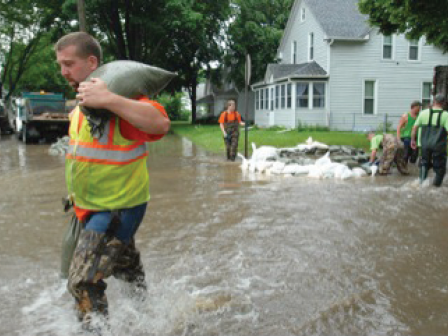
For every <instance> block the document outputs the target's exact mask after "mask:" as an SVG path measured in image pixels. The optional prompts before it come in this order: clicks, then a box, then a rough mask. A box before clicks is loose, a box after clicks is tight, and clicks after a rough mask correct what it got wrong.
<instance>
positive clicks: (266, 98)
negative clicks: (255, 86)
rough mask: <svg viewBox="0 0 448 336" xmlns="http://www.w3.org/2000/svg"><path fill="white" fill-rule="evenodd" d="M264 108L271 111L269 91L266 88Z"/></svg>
mask: <svg viewBox="0 0 448 336" xmlns="http://www.w3.org/2000/svg"><path fill="white" fill-rule="evenodd" d="M264 108H265V109H266V110H269V89H268V88H266V89H265V92H264Z"/></svg>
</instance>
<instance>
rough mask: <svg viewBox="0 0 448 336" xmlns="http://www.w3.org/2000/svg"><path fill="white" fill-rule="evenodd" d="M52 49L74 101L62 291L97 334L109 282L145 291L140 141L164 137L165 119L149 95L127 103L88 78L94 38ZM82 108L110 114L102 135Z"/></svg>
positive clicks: (76, 38)
mask: <svg viewBox="0 0 448 336" xmlns="http://www.w3.org/2000/svg"><path fill="white" fill-rule="evenodd" d="M55 52H56V59H57V62H58V64H59V66H60V68H61V74H62V76H63V77H64V78H65V79H66V80H67V81H68V82H69V84H70V85H71V86H72V87H73V88H74V89H75V90H76V92H77V95H76V98H77V100H78V102H79V106H77V107H76V108H75V109H74V110H73V112H72V116H71V120H70V129H69V135H70V143H69V148H68V152H67V154H66V184H67V189H68V193H69V196H68V202H69V203H70V205H71V206H73V208H74V210H75V214H76V217H77V219H78V220H79V222H81V223H82V227H83V229H82V231H81V233H80V235H79V241H78V244H77V246H76V248H75V251H74V254H73V258H72V260H71V263H70V269H69V271H68V283H67V288H68V290H69V292H70V294H72V296H73V297H74V299H75V308H76V311H77V313H78V317H79V319H80V321H81V322H82V325H83V328H85V329H86V330H89V331H91V330H93V331H95V329H96V328H95V327H93V329H92V325H91V321H92V320H93V319H92V317H93V315H98V316H99V317H101V318H105V317H107V313H108V303H107V297H106V292H105V291H106V287H107V286H106V283H105V280H106V279H107V278H108V277H110V276H114V277H116V278H119V279H123V280H125V281H127V282H128V283H130V284H131V287H132V288H134V289H135V291H136V292H137V293H139V292H140V289H142V290H144V289H145V288H146V282H145V276H144V272H143V266H142V263H141V260H140V254H139V252H138V250H137V249H136V247H135V238H134V237H135V235H136V233H137V230H138V229H139V226H140V224H141V223H142V221H143V218H144V216H145V212H146V207H147V202H148V201H149V196H150V195H149V176H148V167H147V164H146V161H147V156H148V152H147V147H146V144H145V143H146V142H152V141H157V140H159V139H161V138H162V137H163V136H164V135H165V134H166V133H167V132H168V130H169V127H170V120H169V119H168V116H167V114H166V111H165V109H164V108H163V106H161V105H160V104H158V103H157V102H155V101H152V100H149V99H148V98H147V97H138V98H136V99H128V98H126V97H123V96H119V95H117V94H115V93H113V92H111V91H110V90H109V89H108V88H107V84H106V83H105V82H104V81H102V80H101V79H99V78H93V79H91V80H90V81H85V80H86V78H88V77H89V75H90V74H91V73H92V72H93V71H95V70H96V69H97V68H98V67H99V66H100V64H101V58H102V51H101V46H100V44H99V43H98V41H97V40H96V39H95V38H93V37H92V36H91V35H89V34H87V33H84V32H76V33H70V34H68V35H65V36H63V37H62V38H61V39H59V41H58V42H57V43H56V44H55ZM82 106H86V107H91V108H97V109H106V110H108V111H110V112H111V113H112V114H113V117H112V118H110V120H109V121H108V122H107V124H106V126H105V130H106V131H105V133H104V135H101V136H100V137H98V138H96V137H94V136H92V135H91V133H90V126H89V123H88V122H87V120H86V117H85V115H84V114H83V112H82V110H81V108H80V107H82ZM142 294H143V293H142Z"/></svg>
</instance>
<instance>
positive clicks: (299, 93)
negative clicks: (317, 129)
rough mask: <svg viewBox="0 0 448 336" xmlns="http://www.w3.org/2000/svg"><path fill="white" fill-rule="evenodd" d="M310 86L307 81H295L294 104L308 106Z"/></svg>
mask: <svg viewBox="0 0 448 336" xmlns="http://www.w3.org/2000/svg"><path fill="white" fill-rule="evenodd" d="M309 92H310V86H309V84H308V83H297V85H296V99H297V101H296V106H297V107H304V108H308V105H309V99H308V97H309Z"/></svg>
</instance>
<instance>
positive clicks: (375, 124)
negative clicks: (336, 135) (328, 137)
mask: <svg viewBox="0 0 448 336" xmlns="http://www.w3.org/2000/svg"><path fill="white" fill-rule="evenodd" d="M400 117H401V115H397V114H389V113H384V114H375V115H369V116H366V115H364V114H359V113H338V114H336V115H335V114H330V116H329V126H330V129H331V130H338V131H352V132H367V131H374V132H375V131H376V132H387V131H391V130H395V129H397V126H398V122H399V120H400Z"/></svg>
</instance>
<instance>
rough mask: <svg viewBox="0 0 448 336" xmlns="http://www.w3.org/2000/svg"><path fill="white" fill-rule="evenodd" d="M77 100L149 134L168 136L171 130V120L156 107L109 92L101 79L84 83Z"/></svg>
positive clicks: (79, 89) (81, 85) (80, 87)
mask: <svg viewBox="0 0 448 336" xmlns="http://www.w3.org/2000/svg"><path fill="white" fill-rule="evenodd" d="M76 98H77V99H79V104H80V105H82V106H88V107H92V108H103V109H106V110H109V111H111V112H112V113H115V114H116V115H117V116H119V117H120V118H123V119H124V120H126V121H128V122H129V123H130V124H132V125H133V126H135V127H137V128H138V129H140V130H141V131H143V132H145V133H148V134H166V133H167V132H168V131H169V129H170V125H171V122H170V120H169V119H168V118H166V117H165V116H164V115H163V114H162V113H161V112H160V111H159V110H158V109H157V108H156V107H154V106H152V105H151V104H148V103H146V102H140V101H137V100H133V99H128V98H125V97H122V96H119V95H117V94H115V93H113V92H111V91H109V90H108V89H107V85H106V83H105V82H104V81H102V80H101V79H99V78H93V79H92V80H91V81H90V82H82V83H81V84H80V86H79V88H78V95H77V96H76Z"/></svg>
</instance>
